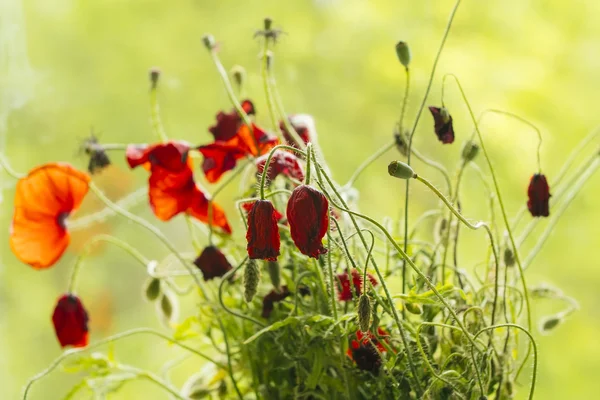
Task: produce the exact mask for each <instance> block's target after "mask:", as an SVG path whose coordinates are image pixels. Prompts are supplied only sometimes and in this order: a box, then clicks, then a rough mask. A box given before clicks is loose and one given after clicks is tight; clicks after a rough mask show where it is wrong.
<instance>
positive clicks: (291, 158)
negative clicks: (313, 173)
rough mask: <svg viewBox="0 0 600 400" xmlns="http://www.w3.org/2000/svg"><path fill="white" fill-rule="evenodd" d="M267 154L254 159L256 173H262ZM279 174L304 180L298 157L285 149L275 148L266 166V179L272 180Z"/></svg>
mask: <svg viewBox="0 0 600 400" xmlns="http://www.w3.org/2000/svg"><path fill="white" fill-rule="evenodd" d="M268 157H269V155H268V154H265V155H264V156H262V157H259V158H257V159H256V168H257V170H258V174H262V173H263V171H264V169H265V164H266V163H267V158H268ZM279 174H284V175H285V176H288V177H290V178H294V179H296V180H298V181H303V180H304V171H303V170H302V166H301V165H300V162H299V161H298V158H297V157H296V156H295V155H293V154H292V153H289V152H287V151H282V150H275V152H274V153H273V156H272V157H271V161H270V163H269V167H268V168H267V180H268V182H272V181H273V180H274V179H275V178H277V176H278V175H279Z"/></svg>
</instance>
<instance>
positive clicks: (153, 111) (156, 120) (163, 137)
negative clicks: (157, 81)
mask: <svg viewBox="0 0 600 400" xmlns="http://www.w3.org/2000/svg"><path fill="white" fill-rule="evenodd" d="M150 120H151V122H152V130H153V131H154V134H155V135H156V136H157V137H158V139H159V140H160V141H161V142H163V143H164V142H167V141H168V140H169V138H168V137H167V133H166V132H165V129H164V127H163V124H162V121H161V119H160V106H159V105H158V93H157V89H156V86H154V85H153V86H152V87H151V88H150Z"/></svg>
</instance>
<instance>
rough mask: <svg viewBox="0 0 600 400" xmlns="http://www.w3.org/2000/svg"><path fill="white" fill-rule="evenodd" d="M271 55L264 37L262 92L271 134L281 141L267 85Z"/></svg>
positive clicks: (281, 137)
mask: <svg viewBox="0 0 600 400" xmlns="http://www.w3.org/2000/svg"><path fill="white" fill-rule="evenodd" d="M272 62H273V54H272V53H271V51H270V50H269V38H268V37H267V36H265V37H264V40H263V52H262V65H261V75H262V81H263V90H264V91H265V99H266V100H267V109H268V110H269V116H270V117H271V124H272V125H273V133H275V134H276V135H277V137H279V139H280V140H281V141H283V136H282V134H281V130H280V129H279V124H278V123H277V115H276V114H275V107H274V105H273V94H272V93H271V88H270V85H269V69H271V68H272V65H270V64H272Z"/></svg>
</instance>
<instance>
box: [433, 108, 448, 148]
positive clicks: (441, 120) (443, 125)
mask: <svg viewBox="0 0 600 400" xmlns="http://www.w3.org/2000/svg"><path fill="white" fill-rule="evenodd" d="M429 111H431V115H433V121H434V123H435V124H434V129H435V134H436V135H437V137H438V139H439V140H440V142H442V143H444V144H449V143H453V142H454V127H453V125H452V116H451V115H450V114H449V113H448V110H447V109H446V108H445V107H441V108H439V107H429Z"/></svg>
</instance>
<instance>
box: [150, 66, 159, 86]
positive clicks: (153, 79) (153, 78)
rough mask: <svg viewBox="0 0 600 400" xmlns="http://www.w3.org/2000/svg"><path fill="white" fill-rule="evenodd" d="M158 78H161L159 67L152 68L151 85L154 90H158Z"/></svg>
mask: <svg viewBox="0 0 600 400" xmlns="http://www.w3.org/2000/svg"><path fill="white" fill-rule="evenodd" d="M158 78H160V69H159V68H158V67H152V68H151V69H150V84H151V85H152V89H156V85H158Z"/></svg>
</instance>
